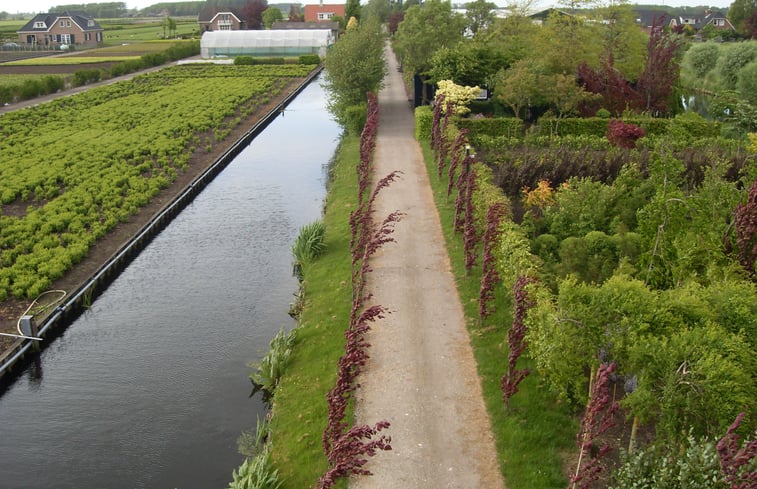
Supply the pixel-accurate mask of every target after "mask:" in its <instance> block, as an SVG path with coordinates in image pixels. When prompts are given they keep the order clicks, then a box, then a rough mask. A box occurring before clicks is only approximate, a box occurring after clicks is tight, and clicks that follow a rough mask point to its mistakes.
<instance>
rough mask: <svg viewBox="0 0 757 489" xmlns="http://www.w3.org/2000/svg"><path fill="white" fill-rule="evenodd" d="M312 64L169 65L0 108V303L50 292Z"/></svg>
mask: <svg viewBox="0 0 757 489" xmlns="http://www.w3.org/2000/svg"><path fill="white" fill-rule="evenodd" d="M313 68H314V67H313V66H312V65H286V66H224V67H219V66H205V65H202V66H201V65H185V66H176V67H171V68H167V69H164V70H161V71H159V72H155V73H151V74H145V75H139V76H137V77H135V78H133V79H132V80H130V81H125V82H119V83H116V84H113V85H108V86H104V87H100V88H94V89H91V90H89V91H87V92H85V93H83V94H80V95H76V96H72V97H66V98H64V99H58V100H55V101H52V102H49V103H46V104H42V105H39V106H36V107H33V108H30V109H26V110H20V111H15V112H10V113H7V114H5V115H2V116H1V118H0V120H1V121H2V124H0V127H2V129H0V132H1V133H2V142H0V151H2V153H3V155H4V160H3V161H4V164H3V166H2V168H0V179H1V180H2V181H3V188H2V192H1V194H0V205H1V207H0V210H1V212H0V301H1V302H3V303H4V304H5V305H7V303H8V302H11V303H20V302H24V301H26V300H28V299H29V298H33V297H36V296H37V295H38V294H39V293H41V292H43V291H44V290H47V289H48V288H50V287H51V286H52V284H53V283H54V282H56V281H57V280H59V279H61V277H63V276H64V275H65V274H66V272H67V271H69V270H70V269H71V268H72V267H73V266H74V265H76V264H77V263H79V262H80V261H81V260H83V259H84V258H85V257H87V256H88V254H89V253H90V250H91V249H92V248H93V247H94V246H95V244H96V243H98V242H99V241H100V240H103V239H105V238H106V237H107V236H109V233H112V232H113V230H114V229H116V228H118V227H119V225H121V224H127V223H129V221H130V220H131V219H132V216H134V215H135V214H137V213H138V212H139V211H140V209H141V208H143V207H145V206H147V205H148V204H150V203H151V202H153V200H154V199H155V198H156V197H157V196H159V195H160V194H161V191H162V190H164V189H166V188H168V187H171V186H172V184H173V183H174V182H176V181H177V180H181V179H182V178H183V177H184V176H185V175H187V174H190V173H192V172H194V173H196V172H197V167H198V166H202V165H203V164H207V160H210V161H213V159H214V156H215V155H217V153H218V152H219V150H220V149H221V148H222V147H224V146H227V145H228V144H229V143H230V142H231V141H229V140H230V139H231V138H230V135H232V133H234V134H236V133H238V131H239V130H244V128H245V127H249V124H250V120H252V119H254V118H255V117H259V116H260V115H261V113H262V112H264V108H265V107H266V106H267V105H270V104H271V103H272V102H273V101H274V100H275V99H276V98H277V97H281V96H283V94H284V93H285V92H286V91H287V90H288V88H289V87H290V86H291V85H292V84H293V83H296V82H297V81H301V80H302V79H303V78H304V77H305V76H306V75H307V74H308V73H310V72H311V71H312V69H313ZM60 141H66V144H65V145H62V144H60ZM51 148H55V149H54V150H53V151H52V152H51ZM51 154H52V155H54V157H52V158H51ZM120 239H121V240H124V239H128V236H121V237H120ZM0 309H2V308H0ZM11 309H12V308H11ZM2 312H4V313H5V312H6V310H5V309H3V311H2ZM9 314H10V313H9ZM1 319H2V320H3V324H6V322H14V321H15V317H13V316H12V314H11V315H9V316H7V317H6V316H5V315H4V316H3V317H2V318H1Z"/></svg>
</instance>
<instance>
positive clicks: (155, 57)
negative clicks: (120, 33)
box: [0, 41, 200, 104]
mask: <svg viewBox="0 0 757 489" xmlns="http://www.w3.org/2000/svg"><path fill="white" fill-rule="evenodd" d="M197 54H200V42H199V41H191V42H183V43H177V44H175V45H173V46H171V47H170V48H168V49H166V50H165V51H163V52H158V53H148V54H145V55H143V56H141V57H140V58H139V59H130V60H125V61H121V62H119V63H116V64H113V65H112V66H110V67H109V68H89V69H83V70H79V71H77V72H76V73H74V75H73V78H72V79H71V80H70V84H71V86H74V87H78V86H82V85H86V84H88V83H93V82H98V81H100V80H107V79H109V78H113V77H116V76H121V75H127V74H129V73H134V72H135V71H139V70H144V69H147V68H152V67H155V66H160V65H163V64H166V63H168V62H169V61H176V60H179V59H183V58H188V57H190V56H195V55H197ZM66 84H67V81H66V79H65V78H64V77H62V76H58V75H48V76H44V77H41V78H38V79H30V80H24V81H22V82H20V83H18V84H2V85H0V104H10V103H14V102H20V101H22V100H30V99H33V98H36V97H40V96H42V95H47V94H50V93H57V92H60V91H61V90H64V89H65V88H66Z"/></svg>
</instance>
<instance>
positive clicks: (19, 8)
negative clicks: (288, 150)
mask: <svg viewBox="0 0 757 489" xmlns="http://www.w3.org/2000/svg"><path fill="white" fill-rule="evenodd" d="M158 1H161V0H125V2H126V7H127V8H129V9H133V8H136V9H143V8H145V7H149V6H150V5H154V4H155V3H158ZM162 1H170V0H162ZM282 1H284V0H282ZM364 1H365V0H364ZM462 1H464V0H453V3H458V2H460V3H462ZM490 1H492V0H490ZM493 1H494V3H496V4H498V5H503V6H504V5H505V4H506V3H507V2H505V1H503V0H493ZM70 3H77V2H74V1H61V0H20V1H19V0H0V11H6V12H10V13H17V12H35V13H40V12H47V11H48V10H50V9H51V8H52V7H55V6H56V5H66V4H70ZM78 3H92V0H84V1H81V2H78ZM268 3H276V0H268ZM301 3H303V4H304V3H317V2H316V1H315V0H312V1H311V0H301ZM323 3H344V0H324V2H323ZM557 3H558V2H557V1H549V0H541V1H540V2H539V5H542V6H544V7H545V8H546V7H549V6H550V5H556V4H557ZM633 3H637V4H655V5H667V6H669V7H680V6H684V5H689V6H698V5H704V4H707V5H709V6H711V7H716V8H721V9H725V8H728V6H729V5H731V3H733V0H709V1H706V2H705V1H701V2H700V1H696V0H657V1H642V0H639V1H636V2H633Z"/></svg>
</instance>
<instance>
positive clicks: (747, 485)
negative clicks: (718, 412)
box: [717, 413, 757, 489]
mask: <svg viewBox="0 0 757 489" xmlns="http://www.w3.org/2000/svg"><path fill="white" fill-rule="evenodd" d="M745 415H746V413H741V414H739V415H738V416H737V417H736V421H734V422H733V424H732V425H731V426H730V427H728V430H726V432H725V436H723V438H721V439H720V441H719V442H718V444H717V450H718V456H719V457H720V471H721V472H722V473H723V480H724V481H725V483H726V484H730V486H731V489H754V488H755V487H757V471H756V470H750V469H749V467H750V465H751V462H752V459H754V458H755V457H757V440H749V441H747V442H746V443H744V446H743V447H742V446H740V443H739V441H740V439H741V437H740V436H739V435H737V434H736V430H737V429H739V425H740V424H741V420H742V419H743V418H744V416H745Z"/></svg>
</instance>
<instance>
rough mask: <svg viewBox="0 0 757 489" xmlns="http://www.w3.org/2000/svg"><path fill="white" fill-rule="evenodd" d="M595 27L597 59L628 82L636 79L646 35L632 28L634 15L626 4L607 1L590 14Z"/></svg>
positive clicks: (642, 57) (636, 27) (641, 64)
mask: <svg viewBox="0 0 757 489" xmlns="http://www.w3.org/2000/svg"><path fill="white" fill-rule="evenodd" d="M593 12H594V14H595V15H596V23H597V25H598V26H599V29H598V33H597V34H598V35H599V37H598V39H599V43H600V44H601V46H602V50H601V55H602V56H605V57H607V58H610V57H611V58H612V60H613V66H615V68H616V69H617V70H619V71H620V72H621V73H623V75H624V76H625V77H626V78H628V79H629V80H634V79H636V76H638V74H639V72H641V69H642V66H643V65H644V48H645V44H646V40H647V39H646V35H645V34H644V32H643V31H642V30H641V29H639V26H638V25H637V24H636V14H635V13H634V12H633V10H632V8H631V5H629V4H628V1H627V0H620V1H616V0H607V1H606V3H604V4H602V5H600V6H599V7H598V8H596V9H594V10H593Z"/></svg>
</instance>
